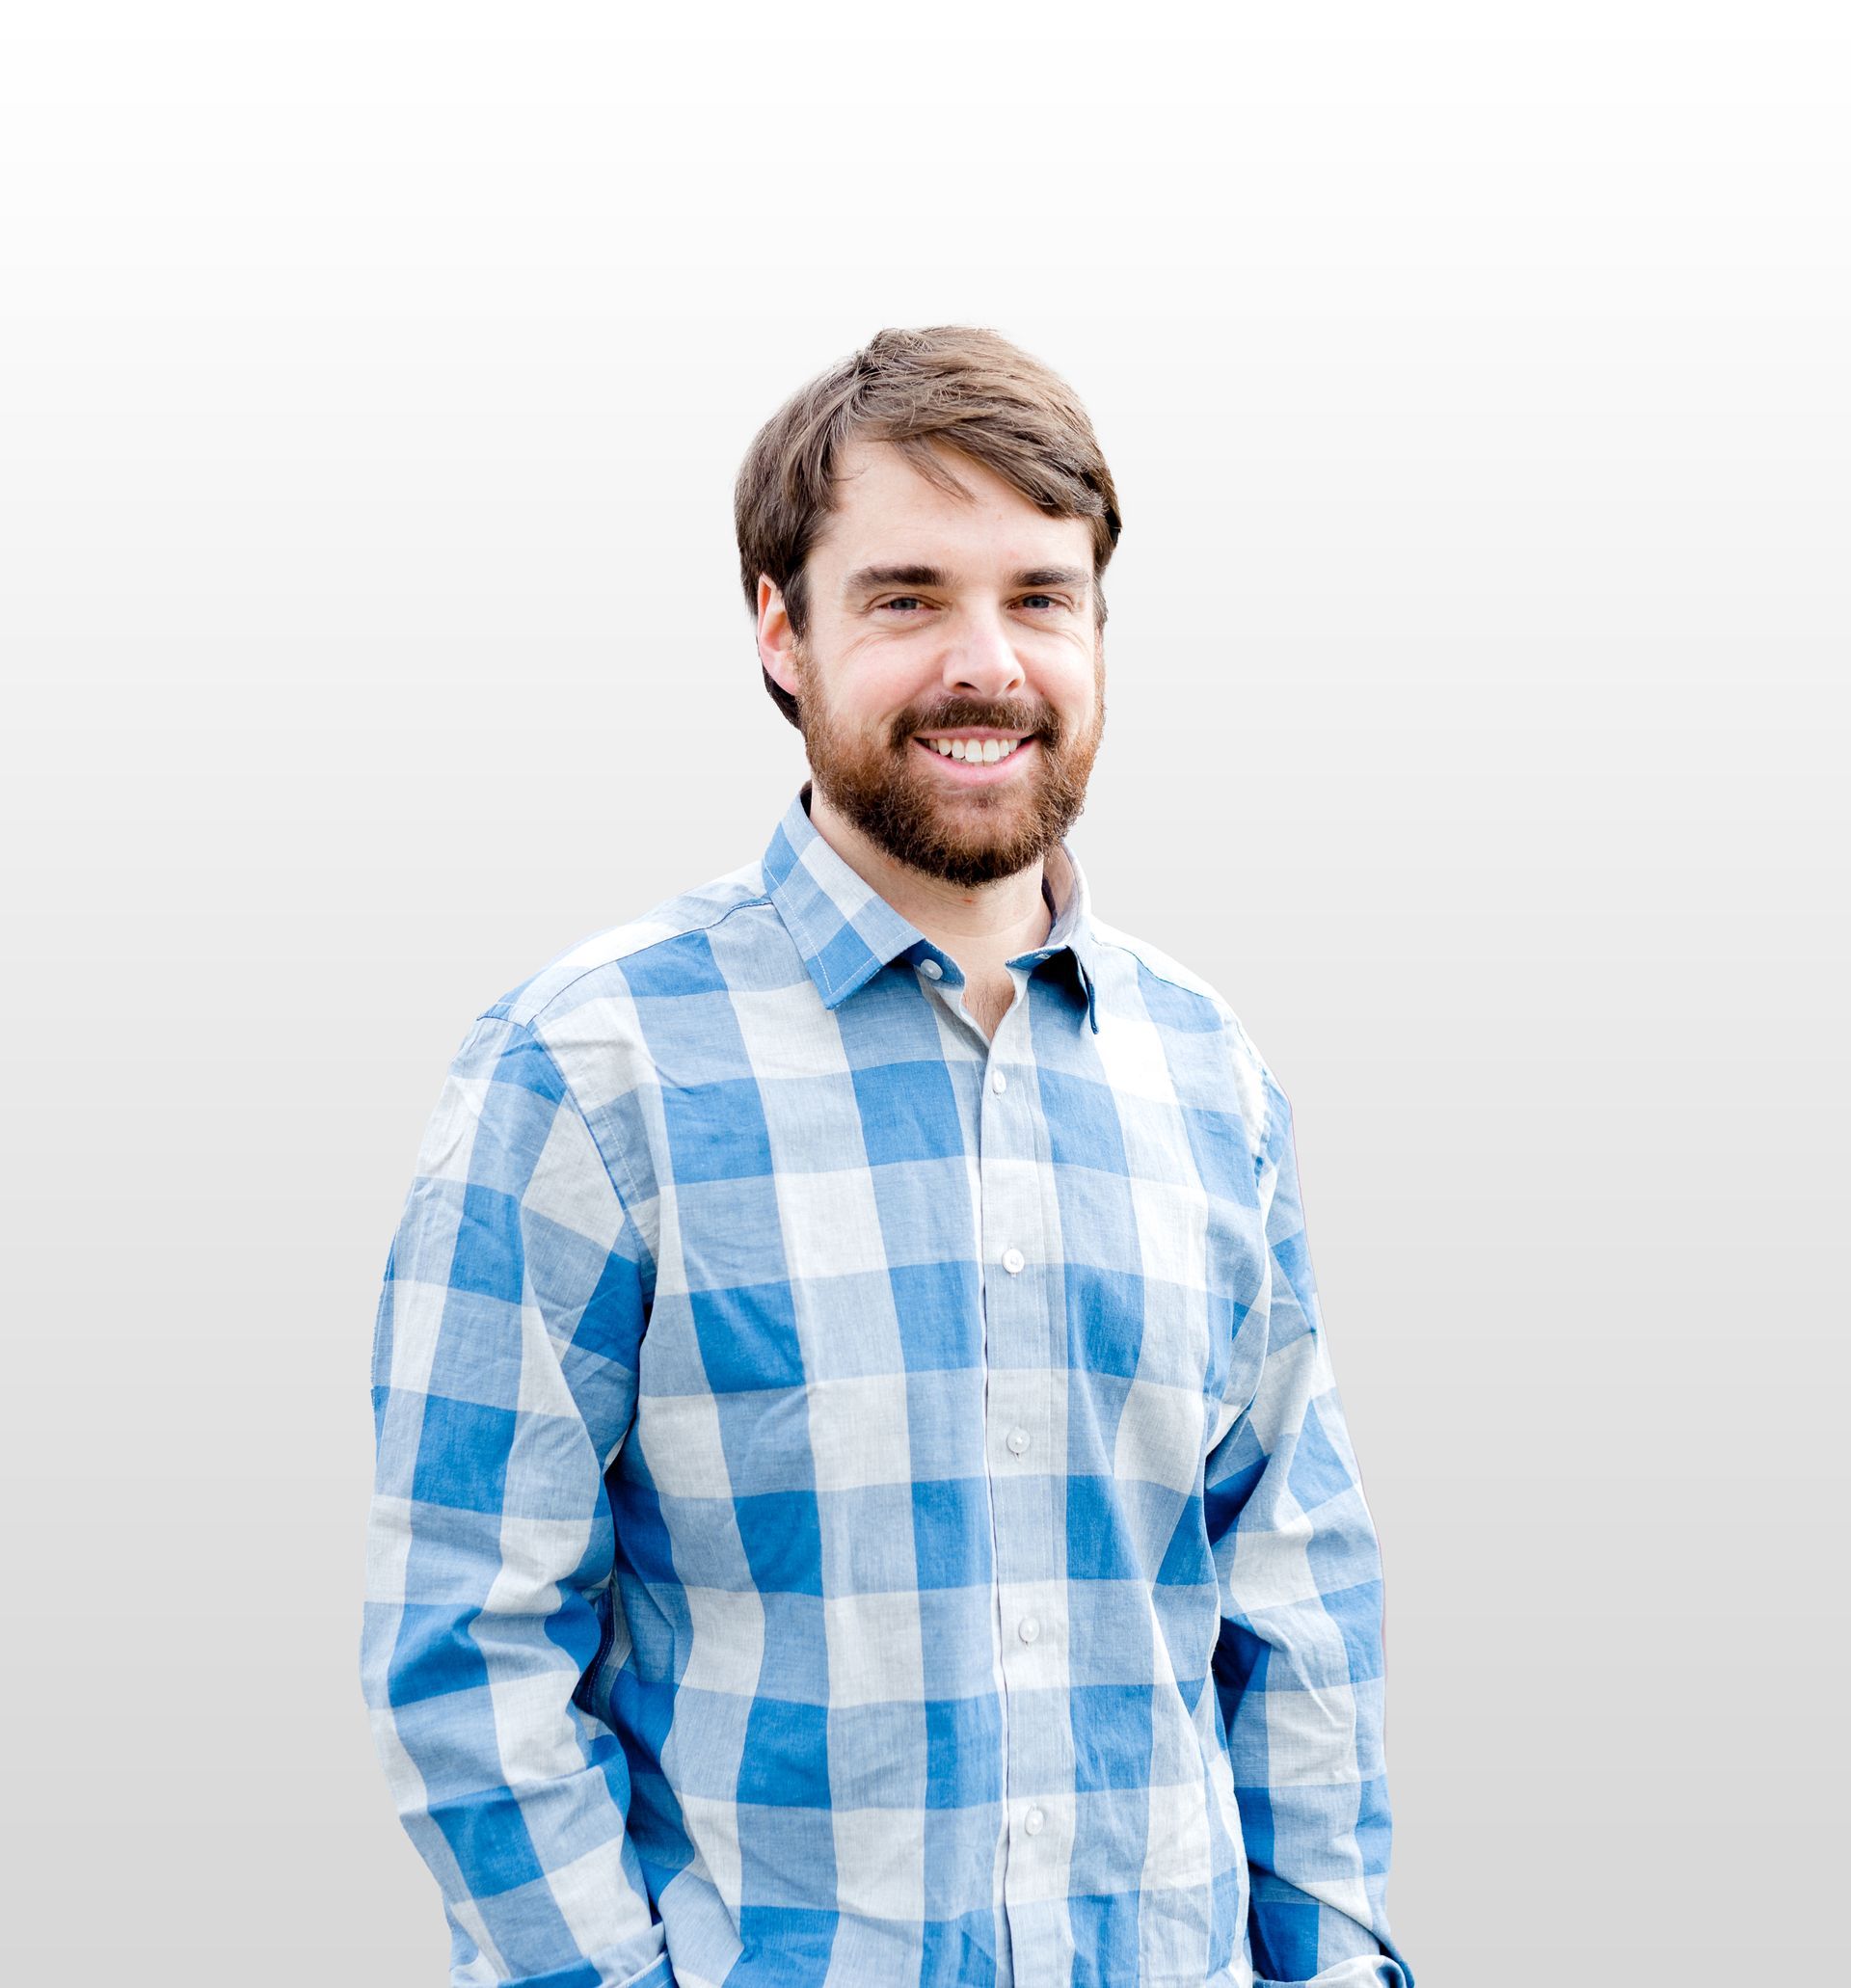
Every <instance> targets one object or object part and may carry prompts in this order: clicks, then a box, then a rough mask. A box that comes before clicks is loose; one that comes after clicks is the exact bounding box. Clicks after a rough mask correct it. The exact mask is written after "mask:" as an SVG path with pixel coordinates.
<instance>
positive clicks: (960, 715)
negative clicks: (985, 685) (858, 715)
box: [891, 697, 1060, 752]
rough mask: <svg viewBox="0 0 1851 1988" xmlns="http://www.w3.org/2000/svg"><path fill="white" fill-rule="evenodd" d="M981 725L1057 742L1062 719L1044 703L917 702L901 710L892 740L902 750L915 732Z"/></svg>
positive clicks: (961, 699)
mask: <svg viewBox="0 0 1851 1988" xmlns="http://www.w3.org/2000/svg"><path fill="white" fill-rule="evenodd" d="M979 726H983V727H987V728H988V729H989V730H991V731H993V732H1021V733H1025V734H1026V735H1028V736H1029V737H1030V738H1033V739H1040V740H1042V742H1043V743H1045V744H1051V745H1052V744H1058V743H1059V742H1060V719H1059V718H1058V717H1057V716H1056V715H1055V714H1054V712H1051V711H1049V710H1048V709H1047V707H1046V706H1045V705H1027V704H1006V703H1004V702H1002V701H1000V700H994V701H993V700H989V699H984V698H978V697H955V698H952V699H951V700H950V701H949V702H947V703H944V704H935V705H932V706H931V707H930V708H929V709H927V708H926V707H925V706H923V705H915V706H912V707H910V708H909V709H908V710H906V711H903V712H900V714H899V717H897V718H896V719H895V720H894V722H893V726H892V728H891V733H892V742H893V746H894V749H895V750H896V751H897V752H900V751H904V750H905V748H906V746H907V745H908V744H909V743H910V742H911V739H912V738H913V735H914V734H915V733H916V732H960V731H965V730H968V729H975V728H977V727H979Z"/></svg>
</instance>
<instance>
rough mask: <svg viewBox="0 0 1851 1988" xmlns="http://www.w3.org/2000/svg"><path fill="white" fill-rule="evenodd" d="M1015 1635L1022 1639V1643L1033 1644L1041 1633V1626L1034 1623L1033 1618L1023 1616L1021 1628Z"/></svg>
mask: <svg viewBox="0 0 1851 1988" xmlns="http://www.w3.org/2000/svg"><path fill="white" fill-rule="evenodd" d="M1015 1633H1016V1634H1017V1635H1018V1636H1020V1637H1021V1638H1022V1640H1023V1642H1024V1643H1033V1641H1034V1639H1035V1638H1036V1637H1037V1636H1038V1635H1040V1633H1041V1625H1040V1624H1039V1623H1038V1622H1036V1621H1035V1619H1034V1618H1033V1616H1032V1615H1028V1616H1024V1617H1023V1618H1022V1626H1021V1627H1020V1628H1019V1629H1017V1630H1016V1632H1015Z"/></svg>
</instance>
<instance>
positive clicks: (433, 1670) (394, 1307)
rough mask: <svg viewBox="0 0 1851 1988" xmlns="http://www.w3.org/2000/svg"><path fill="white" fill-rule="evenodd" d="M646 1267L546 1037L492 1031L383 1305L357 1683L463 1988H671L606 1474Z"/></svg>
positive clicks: (618, 1430)
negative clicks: (615, 1680) (637, 1789)
mask: <svg viewBox="0 0 1851 1988" xmlns="http://www.w3.org/2000/svg"><path fill="white" fill-rule="evenodd" d="M647 1263H648V1254H647V1251H646V1249H645V1248H644V1245H643V1242H642V1238H641V1237H640V1236H639V1235H638V1234H637V1231H636V1227H635V1224H634V1223H633V1222H631V1221H630V1217H629V1215H628V1214H627V1213H626V1211H625V1209H624V1207H623V1205H622V1203H621V1201H620V1200H619V1197H618V1195H617V1191H616V1189H615V1187H614V1185H613V1184H612V1181H611V1177H610V1172H609V1169H607V1168H606V1167H605V1165H604V1160H603V1159H602V1157H601V1156H600V1153H599V1150H598V1146H597V1143H596V1142H595V1140H594V1138H593V1136H592V1133H591V1131H590V1128H589V1127H588V1126H587V1125H586V1123H585V1120H584V1118H583V1116H582V1115H580V1113H579V1110H578V1107H577V1101H576V1100H575V1099H574V1097H573V1095H572V1093H571V1090H570V1089H569V1088H568V1086H567V1085H566V1082H565V1079H564V1077H563V1076H562V1074H561V1073H560V1070H559V1067H558V1065H557V1063H555V1062H554V1061H553V1060H552V1057H551V1056H550V1053H549V1052H548V1050H547V1049H546V1047H545V1046H544V1044H543V1043H541V1041H540V1040H539V1039H538V1038H537V1037H536V1036H535V1035H534V1034H532V1032H531V1031H530V1030H528V1029H527V1028H525V1027H524V1026H523V1025H522V1024H519V1023H516V1022H512V1021H509V1020H507V1019H506V1018H505V1017H500V1016H496V1015H494V1014H491V1015H486V1016H484V1017H483V1018H482V1019H480V1020H479V1021H478V1022H477V1023H476V1024H475V1026H474V1028H473V1029H472V1030H471V1032H470V1034H469V1037H468V1039H467V1040H466V1041H465V1042H464V1044H463V1046H462V1048H461V1049H460V1050H459V1051H458V1052H457V1055H456V1058H455V1060H454V1061H452V1063H451V1065H450V1070H449V1075H448V1077H447V1079H446V1080H445V1083H444V1087H443V1094H442V1096H441V1097H440V1099H439V1101H438V1105H437V1109H436V1111H435V1113H434V1114H433V1115H432V1118H431V1121H430V1125H429V1129H428V1130H427V1131H426V1133H425V1135H424V1142H423V1144H422V1147H421V1148H420V1150H419V1154H418V1161H417V1173H416V1179H415V1180H414V1182H413V1185H412V1189H411V1193H410V1195H408V1197H407V1199H406V1203H405V1208H404V1213H403V1215H402V1217H401V1219H400V1222H399V1226H398V1230H397V1233H396V1234H395V1236H394V1238H393V1241H392V1247H391V1252H390V1255H389V1259H388V1262H387V1267H386V1277H385V1286H384V1289H383V1291H382V1292H381V1295H380V1301H379V1314H378V1324H377V1330H376V1335H375V1340H374V1347H373V1412H374V1422H375V1431H376V1437H377V1445H378V1448H377V1458H378V1461H377V1471H376V1477H375V1483H374V1494H373V1500H372V1509H371V1515H370V1518H369V1520H368V1530H367V1584H366V1593H367V1599H366V1616H365V1628H364V1633H363V1636H362V1652H361V1670H362V1679H363V1682H364V1685H365V1691H366V1700H367V1704H368V1706H369V1707H370V1711H371V1716H372V1724H373V1735H374V1740H375V1743H376V1745H377V1746H378V1749H379V1754H380V1758H381V1760H382V1762H383V1763H384V1765H385V1768H386V1773H387V1778H388V1780H389V1782H390V1784H391V1787H392V1792H393V1795H394V1798H395V1799H396V1801H397V1804H398V1810H399V1814H400V1816H401V1818H402V1820H403V1821H404V1824H405V1828H406V1831H407V1833H408V1834H409V1835H410V1837H411V1839H412V1841H413V1842H414V1843H415V1844H416V1848H417V1850H418V1853H419V1855H420V1856H422V1857H423V1859H424V1861H425V1863H426V1864H428V1865H429V1866H430V1867H431V1870H432V1872H433V1873H434V1875H435V1876H436V1878H437V1880H438V1883H439V1885H440V1886H441V1887H442V1889H443V1903H444V1910H445V1913H446V1915H447V1917H448V1919H449V1922H450V1927H451V1936H452V1945H453V1958H454V1963H455V1966H456V1968H457V1970H458V1978H459V1979H460V1978H464V1977H465V1976H464V1971H466V1970H467V1978H469V1979H470V1980H477V1979H479V1980H483V1981H488V1980H496V1981H504V1982H507V1981H512V1982H522V1983H528V1984H531V1988H617V1984H619V1983H622V1984H625V1988H673V1984H672V1979H671V1976H670V1974H669V1969H668V1961H667V1958H666V1955H665V1948H664V1944H663V1934H662V1928H661V1925H660V1922H659V1921H657V1919H656V1916H655V1914H654V1912H653V1910H652V1908H651V1904H650V1899H649V1894H648V1892H647V1890H646V1889H645V1886H644V1882H643V1873H642V1867H641V1865H640V1864H639V1863H638V1861H637V1856H636V1852H635V1849H634V1848H633V1846H632V1845H631V1843H630V1840H629V1838H628V1836H627V1835H626V1833H625V1818H626V1815H627V1813H628V1811H629V1806H630V1773H629V1768H628V1765H627V1763H626V1760H625V1758H624V1752H623V1748H622V1746H621V1744H620V1742H619V1741H618V1739H617V1736H616V1735H615V1734H614V1733H612V1732H611V1731H610V1729H609V1728H608V1727H607V1726H605V1725H604V1723H603V1722H602V1721H600V1720H598V1719H596V1718H594V1717H593V1716H592V1715H591V1714H590V1713H589V1712H588V1711H586V1710H585V1708H584V1706H583V1705H582V1704H580V1703H579V1702H578V1700H577V1693H578V1692H579V1688H580V1684H581V1682H582V1680H583V1679H584V1676H585V1674H586V1673H587V1672H588V1671H589V1669H590V1668H591V1667H592V1666H593V1664H594V1663H595V1661H596V1659H597V1657H598V1655H599V1652H600V1650H601V1647H602V1646H603V1645H604V1642H605V1640H606V1635H607V1625H608V1623H609V1620H610V1618H609V1608H610V1600H609V1598H608V1595H607V1594H604V1593H602V1592H601V1588H602V1585H603V1584H604V1582H606V1581H607V1579H608V1577H609V1574H610V1572H611V1565H612V1559H613V1548H614V1542H613V1536H612V1530H611V1517H610V1505H609V1501H608V1498H607V1497H606V1494H605V1491H604V1469H605V1467H606V1466H607V1465H608V1464H609V1462H610V1460H611V1458H612V1457H613V1456H614V1455H615V1454H616V1452H617V1449H618V1447H619V1446H620V1445H621V1443H622V1441H623V1438H624V1436H625V1433H626V1431H627V1430H628V1428H629V1425H630V1414H631V1411H632V1410H633V1408H634V1405H635V1397H636V1358H637V1349H638V1345H639V1342H640V1339H641V1335H642V1329H643V1319H644V1311H645V1302H644V1278H645V1268H646V1265H647Z"/></svg>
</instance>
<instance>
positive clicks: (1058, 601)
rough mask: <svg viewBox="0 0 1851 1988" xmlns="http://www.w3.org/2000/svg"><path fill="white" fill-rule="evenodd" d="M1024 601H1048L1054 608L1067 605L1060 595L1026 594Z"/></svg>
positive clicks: (1023, 597)
mask: <svg viewBox="0 0 1851 1988" xmlns="http://www.w3.org/2000/svg"><path fill="white" fill-rule="evenodd" d="M1022 599H1023V601H1024V602H1025V603H1026V602H1031V601H1046V602H1047V603H1048V604H1049V605H1050V606H1052V607H1064V606H1065V605H1066V602H1065V601H1064V600H1063V599H1062V598H1061V597H1060V595H1059V594H1024V595H1023V596H1022Z"/></svg>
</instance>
